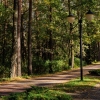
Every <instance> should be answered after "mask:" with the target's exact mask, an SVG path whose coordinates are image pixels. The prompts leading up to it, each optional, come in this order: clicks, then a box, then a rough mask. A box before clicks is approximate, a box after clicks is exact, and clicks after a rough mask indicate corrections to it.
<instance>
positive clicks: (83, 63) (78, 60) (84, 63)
mask: <svg viewBox="0 0 100 100" xmlns="http://www.w3.org/2000/svg"><path fill="white" fill-rule="evenodd" d="M82 65H83V66H85V65H86V62H85V61H82ZM74 67H76V68H77V67H80V59H79V58H76V57H75V65H74Z"/></svg>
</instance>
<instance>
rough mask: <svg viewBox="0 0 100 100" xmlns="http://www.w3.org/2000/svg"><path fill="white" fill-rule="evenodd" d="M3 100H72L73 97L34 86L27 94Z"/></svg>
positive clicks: (11, 96) (6, 97)
mask: <svg viewBox="0 0 100 100" xmlns="http://www.w3.org/2000/svg"><path fill="white" fill-rule="evenodd" d="M2 100H72V97H71V96H69V95H67V94H66V93H65V92H62V91H55V90H49V89H48V88H45V87H35V86H34V87H32V88H31V89H28V90H27V91H26V92H23V93H15V94H11V95H9V96H5V97H3V98H2Z"/></svg>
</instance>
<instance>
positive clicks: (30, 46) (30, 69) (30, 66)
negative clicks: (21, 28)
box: [28, 0, 32, 75]
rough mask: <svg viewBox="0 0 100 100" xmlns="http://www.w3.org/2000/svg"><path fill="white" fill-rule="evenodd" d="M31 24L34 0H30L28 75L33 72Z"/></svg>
mask: <svg viewBox="0 0 100 100" xmlns="http://www.w3.org/2000/svg"><path fill="white" fill-rule="evenodd" d="M31 26H32V0H29V23H28V75H31V74H32V51H31V50H32V43H31V37H32V36H31V32H32V31H31Z"/></svg>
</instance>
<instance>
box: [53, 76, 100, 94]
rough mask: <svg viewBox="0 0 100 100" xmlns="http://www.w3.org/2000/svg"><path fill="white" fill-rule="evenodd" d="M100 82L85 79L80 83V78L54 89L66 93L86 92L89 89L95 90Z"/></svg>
mask: <svg viewBox="0 0 100 100" xmlns="http://www.w3.org/2000/svg"><path fill="white" fill-rule="evenodd" d="M99 82H100V79H99V78H96V77H94V78H93V77H84V80H83V81H80V79H79V78H78V79H75V80H72V81H70V82H68V83H66V84H60V85H57V86H55V87H54V88H55V89H56V90H61V91H66V92H76V91H86V90H88V89H91V88H93V87H94V86H95V85H96V84H98V83H99Z"/></svg>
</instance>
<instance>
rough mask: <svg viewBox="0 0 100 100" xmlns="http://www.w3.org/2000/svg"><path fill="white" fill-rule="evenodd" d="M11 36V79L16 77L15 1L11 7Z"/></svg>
mask: <svg viewBox="0 0 100 100" xmlns="http://www.w3.org/2000/svg"><path fill="white" fill-rule="evenodd" d="M13 10H14V13H13V27H14V28H13V34H12V60H11V78H14V77H17V15H18V14H17V1H16V0H14V7H13Z"/></svg>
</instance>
